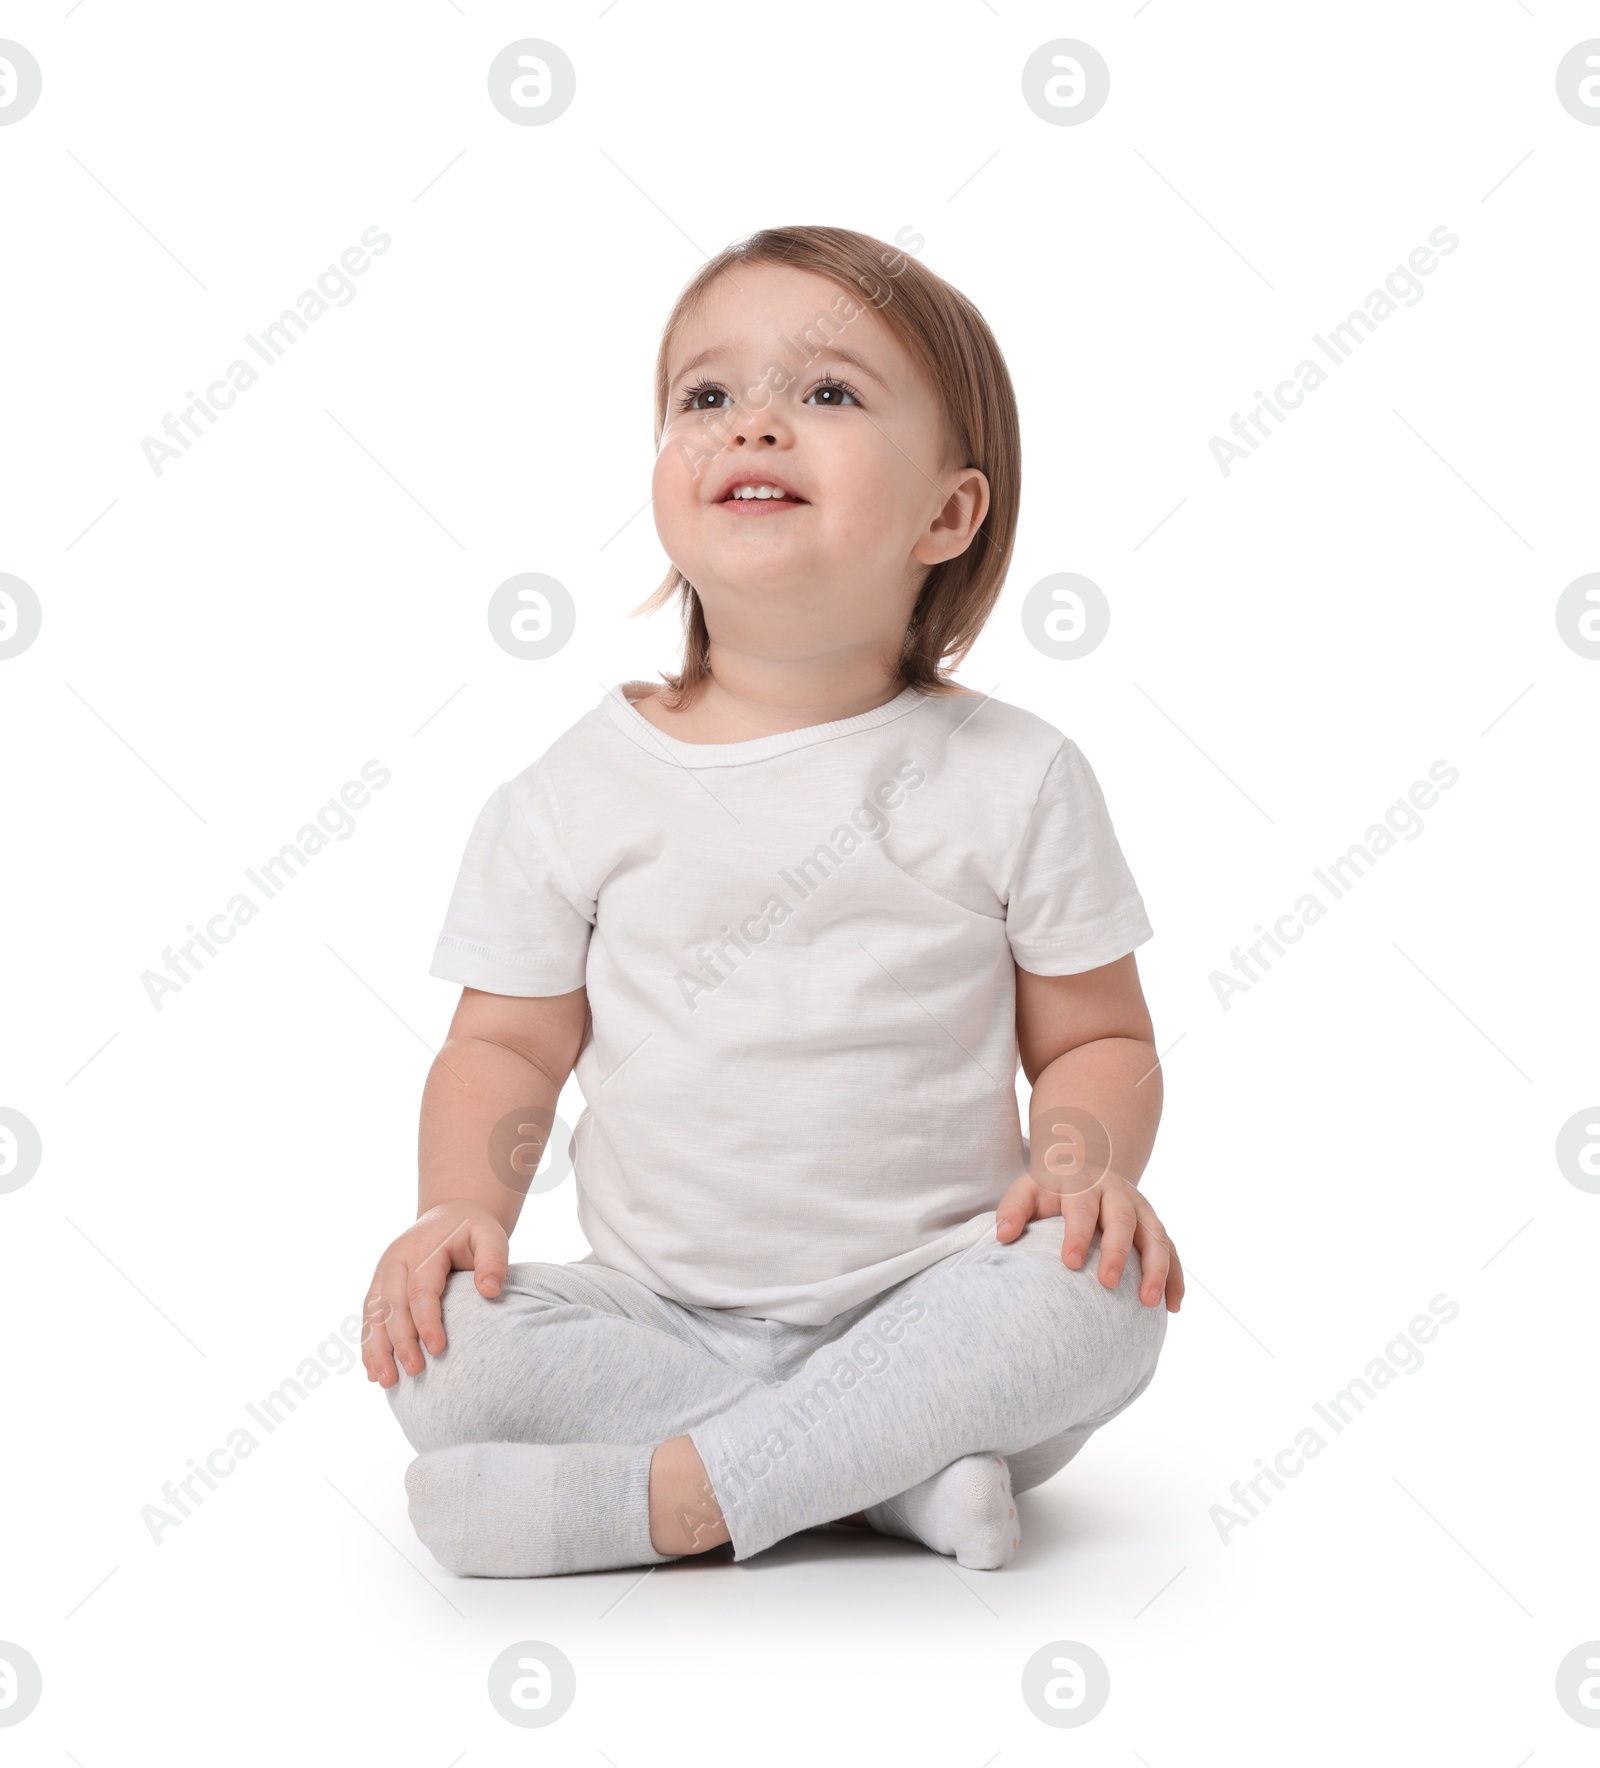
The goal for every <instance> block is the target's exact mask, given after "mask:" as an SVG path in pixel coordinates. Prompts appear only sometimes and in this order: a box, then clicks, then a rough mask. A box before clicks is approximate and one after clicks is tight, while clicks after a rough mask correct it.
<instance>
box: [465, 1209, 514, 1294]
mask: <svg viewBox="0 0 1600 1768" xmlns="http://www.w3.org/2000/svg"><path fill="white" fill-rule="evenodd" d="M470 1244H471V1247H472V1274H473V1281H474V1282H475V1283H476V1284H477V1285H478V1293H479V1294H480V1295H486V1296H488V1297H489V1299H490V1300H491V1301H492V1300H493V1299H494V1297H495V1296H497V1295H498V1294H499V1293H500V1291H501V1290H502V1289H503V1288H504V1287H505V1281H506V1265H507V1261H508V1260H509V1258H510V1257H511V1242H510V1241H509V1240H508V1239H507V1238H506V1236H505V1234H504V1232H503V1231H497V1230H496V1229H494V1228H491V1227H490V1226H489V1225H488V1224H487V1223H484V1222H479V1223H477V1224H476V1225H475V1226H474V1227H473V1230H472V1240H471V1242H470Z"/></svg>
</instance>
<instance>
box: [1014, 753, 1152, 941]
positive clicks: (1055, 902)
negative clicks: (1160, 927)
mask: <svg viewBox="0 0 1600 1768" xmlns="http://www.w3.org/2000/svg"><path fill="white" fill-rule="evenodd" d="M1006 934H1007V936H1008V938H1009V939H1010V941H1011V951H1012V955H1013V957H1015V959H1016V961H1017V963H1018V965H1019V966H1020V967H1021V968H1022V969H1024V970H1028V971H1031V972H1032V973H1033V974H1034V975H1036V976H1074V975H1076V974H1077V973H1078V972H1079V971H1080V970H1093V969H1096V968H1098V967H1099V966H1100V965H1101V964H1109V963H1111V962H1112V961H1113V960H1114V959H1116V958H1120V957H1125V956H1126V955H1127V953H1129V952H1131V951H1132V950H1133V949H1134V947H1135V946H1138V945H1143V944H1144V942H1145V941H1146V940H1147V939H1149V938H1150V937H1151V936H1152V934H1151V927H1150V923H1149V921H1148V920H1147V919H1146V917H1145V910H1144V900H1143V898H1142V897H1141V896H1140V895H1139V891H1138V888H1137V887H1136V886H1135V884H1134V881H1133V874H1132V873H1131V872H1130V871H1129V870H1128V864H1127V861H1126V860H1125V859H1124V858H1123V857H1122V849H1121V847H1119V846H1118V844H1117V837H1116V834H1115V832H1114V831H1113V829H1112V827H1111V817H1110V814H1109V812H1108V811H1107V810H1106V801H1105V798H1104V796H1103V795H1102V793H1101V791H1100V783H1099V781H1098V780H1096V779H1095V777H1094V773H1093V771H1092V770H1091V768H1090V766H1089V763H1088V762H1087V761H1086V760H1085V759H1084V756H1083V752H1082V751H1081V750H1080V749H1079V748H1078V746H1077V744H1076V743H1074V742H1073V741H1072V740H1071V738H1070V737H1069V738H1067V739H1065V740H1064V741H1063V743H1062V745H1061V747H1060V749H1058V750H1057V751H1056V755H1055V758H1054V759H1053V760H1052V761H1051V763H1050V766H1049V768H1048V770H1047V771H1046V773H1045V776H1044V781H1043V783H1042V784H1041V786H1040V788H1039V795H1038V798H1037V799H1036V800H1035V803H1034V806H1033V813H1032V815H1031V816H1030V817H1029V819H1028V826H1027V829H1026V831H1025V832H1024V834H1023V838H1022V844H1021V846H1020V848H1019V849H1018V852H1017V858H1016V864H1015V865H1014V867H1013V869H1012V874H1011V887H1010V891H1009V893H1008V895H1007V899H1006Z"/></svg>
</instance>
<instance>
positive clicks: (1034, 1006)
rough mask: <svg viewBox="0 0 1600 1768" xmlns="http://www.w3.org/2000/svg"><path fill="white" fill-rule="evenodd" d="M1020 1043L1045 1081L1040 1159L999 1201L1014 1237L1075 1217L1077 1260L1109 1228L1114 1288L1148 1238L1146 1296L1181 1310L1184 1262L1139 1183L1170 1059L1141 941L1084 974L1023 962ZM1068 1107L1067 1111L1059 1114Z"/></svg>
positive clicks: (1001, 1233)
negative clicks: (1154, 1020)
mask: <svg viewBox="0 0 1600 1768" xmlns="http://www.w3.org/2000/svg"><path fill="white" fill-rule="evenodd" d="M1017 1048H1018V1051H1019V1053H1020V1055H1021V1057H1022V1071H1023V1073H1024V1074H1026V1075H1027V1077H1028V1080H1029V1082H1030V1084H1031V1085H1032V1087H1033V1101H1032V1105H1031V1107H1030V1109H1029V1112H1028V1119H1029V1123H1030V1126H1031V1135H1030V1143H1031V1153H1032V1160H1031V1163H1030V1168H1029V1171H1028V1172H1027V1173H1026V1174H1024V1176H1023V1177H1022V1178H1020V1179H1018V1180H1017V1182H1016V1183H1015V1184H1014V1185H1013V1186H1012V1187H1011V1189H1010V1190H1009V1191H1007V1192H1006V1194H1005V1196H1004V1197H1003V1198H1002V1199H1001V1200H1000V1207H999V1208H998V1210H996V1212H995V1214H996V1217H997V1224H998V1225H997V1233H998V1237H999V1238H1000V1239H1001V1240H1002V1241H1007V1240H1015V1239H1016V1237H1017V1236H1018V1235H1019V1234H1020V1233H1021V1232H1022V1230H1023V1229H1024V1228H1025V1227H1026V1226H1027V1224H1028V1223H1029V1222H1030V1221H1036V1220H1038V1219H1039V1218H1041V1217H1044V1216H1052V1215H1061V1216H1064V1217H1065V1218H1066V1221H1065V1232H1064V1234H1063V1236H1062V1241H1061V1256H1062V1259H1063V1260H1064V1261H1065V1263H1067V1264H1068V1265H1070V1266H1071V1267H1072V1269H1073V1270H1077V1269H1078V1267H1079V1266H1080V1265H1081V1264H1082V1263H1083V1261H1084V1259H1085V1258H1086V1257H1087V1256H1088V1251H1089V1241H1090V1239H1091V1237H1092V1236H1093V1234H1094V1231H1095V1229H1096V1228H1097V1227H1098V1228H1099V1229H1100V1236H1101V1238H1100V1281H1101V1282H1102V1283H1104V1284H1105V1285H1106V1287H1107V1288H1111V1289H1114V1288H1115V1287H1116V1285H1117V1284H1118V1282H1120V1280H1121V1278H1122V1268H1123V1265H1124V1264H1125V1263H1126V1262H1127V1257H1128V1249H1129V1247H1130V1246H1136V1247H1137V1248H1138V1249H1139V1262H1140V1265H1141V1267H1142V1281H1141V1284H1140V1289H1139V1299H1140V1300H1141V1301H1142V1302H1144V1303H1145V1304H1146V1305H1148V1306H1151V1307H1153V1306H1155V1304H1156V1303H1157V1302H1158V1301H1159V1300H1160V1299H1161V1297H1162V1294H1163V1292H1165V1295H1166V1302H1167V1307H1168V1308H1169V1309H1170V1310H1171V1311H1172V1312H1173V1313H1176V1312H1177V1311H1178V1304H1179V1302H1180V1301H1181V1300H1182V1298H1183V1270H1182V1267H1181V1266H1180V1265H1179V1263H1178V1254H1177V1250H1176V1248H1175V1247H1174V1246H1173V1245H1172V1242H1171V1241H1170V1240H1169V1239H1168V1238H1167V1233H1166V1230H1165V1229H1164V1228H1163V1227H1162V1225H1161V1222H1160V1220H1159V1218H1158V1217H1157V1215H1156V1213H1155V1211H1154V1210H1153V1209H1152V1208H1151V1207H1150V1204H1149V1202H1148V1201H1147V1200H1146V1199H1145V1197H1144V1196H1143V1195H1142V1194H1141V1193H1140V1191H1139V1189H1138V1182H1139V1175H1140V1174H1141V1173H1142V1172H1143V1171H1144V1168H1145V1162H1146V1161H1148V1160H1149V1158H1150V1149H1151V1145H1152V1144H1153V1143H1154V1141H1155V1137H1156V1124H1157V1122H1158V1121H1159V1120H1160V1117H1161V1068H1160V1063H1159V1060H1158V1058H1157V1055H1156V1047H1155V1033H1154V1030H1153V1028H1152V1026H1151V1023H1150V1009H1149V1008H1148V1007H1147V1006H1146V1005H1145V999H1144V991H1143V989H1141V988H1140V986H1139V971H1138V966H1137V965H1136V963H1135V961H1134V957H1133V954H1132V952H1130V953H1129V954H1128V955H1127V956H1126V957H1123V958H1118V959H1117V960H1116V962H1115V963H1111V964H1102V965H1101V966H1100V968H1099V969H1097V970H1084V971H1080V972H1079V974H1078V975H1076V976H1035V975H1034V974H1033V973H1032V972H1031V971H1027V970H1023V969H1021V968H1020V967H1019V968H1018V970H1017ZM1057 1113H1059V1116H1057V1115H1056V1114H1057Z"/></svg>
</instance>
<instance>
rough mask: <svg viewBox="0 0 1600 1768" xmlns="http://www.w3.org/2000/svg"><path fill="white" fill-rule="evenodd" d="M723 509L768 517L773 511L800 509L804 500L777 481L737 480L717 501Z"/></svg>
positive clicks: (741, 513) (746, 514)
mask: <svg viewBox="0 0 1600 1768" xmlns="http://www.w3.org/2000/svg"><path fill="white" fill-rule="evenodd" d="M717 501H718V503H719V504H720V505H721V507H722V508H723V509H731V510H734V511H736V512H737V513H738V514H739V515H742V516H755V515H762V516H764V515H770V514H771V513H772V512H773V511H774V510H792V509H801V508H803V507H804V506H805V501H806V500H805V499H804V498H803V497H801V496H800V494H799V493H798V492H796V491H791V490H790V489H789V487H788V486H787V485H785V484H784V483H783V482H782V481H781V480H778V479H757V478H754V477H752V478H747V479H740V480H737V481H736V482H735V483H734V484H732V485H730V486H729V487H728V489H727V490H726V491H725V492H724V493H723V494H722V496H721V497H720V498H719V499H718V500H717Z"/></svg>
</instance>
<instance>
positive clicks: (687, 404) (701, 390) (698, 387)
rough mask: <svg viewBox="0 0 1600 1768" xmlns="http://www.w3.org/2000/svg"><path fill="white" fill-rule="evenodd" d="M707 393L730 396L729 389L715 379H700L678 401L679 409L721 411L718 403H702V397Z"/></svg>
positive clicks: (724, 396)
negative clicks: (719, 384)
mask: <svg viewBox="0 0 1600 1768" xmlns="http://www.w3.org/2000/svg"><path fill="white" fill-rule="evenodd" d="M707 393H718V394H720V395H721V396H722V397H723V398H724V399H726V398H727V397H728V389H727V388H726V387H719V386H718V385H717V383H716V382H715V381H708V380H698V381H696V382H695V384H694V385H693V386H692V387H690V388H689V389H688V391H687V392H686V393H685V394H684V395H683V397H682V398H681V399H680V400H679V401H678V410H679V411H720V410H721V409H722V408H721V407H720V406H717V405H702V404H701V403H700V400H701V398H702V397H703V396H704V395H705V394H707Z"/></svg>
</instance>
